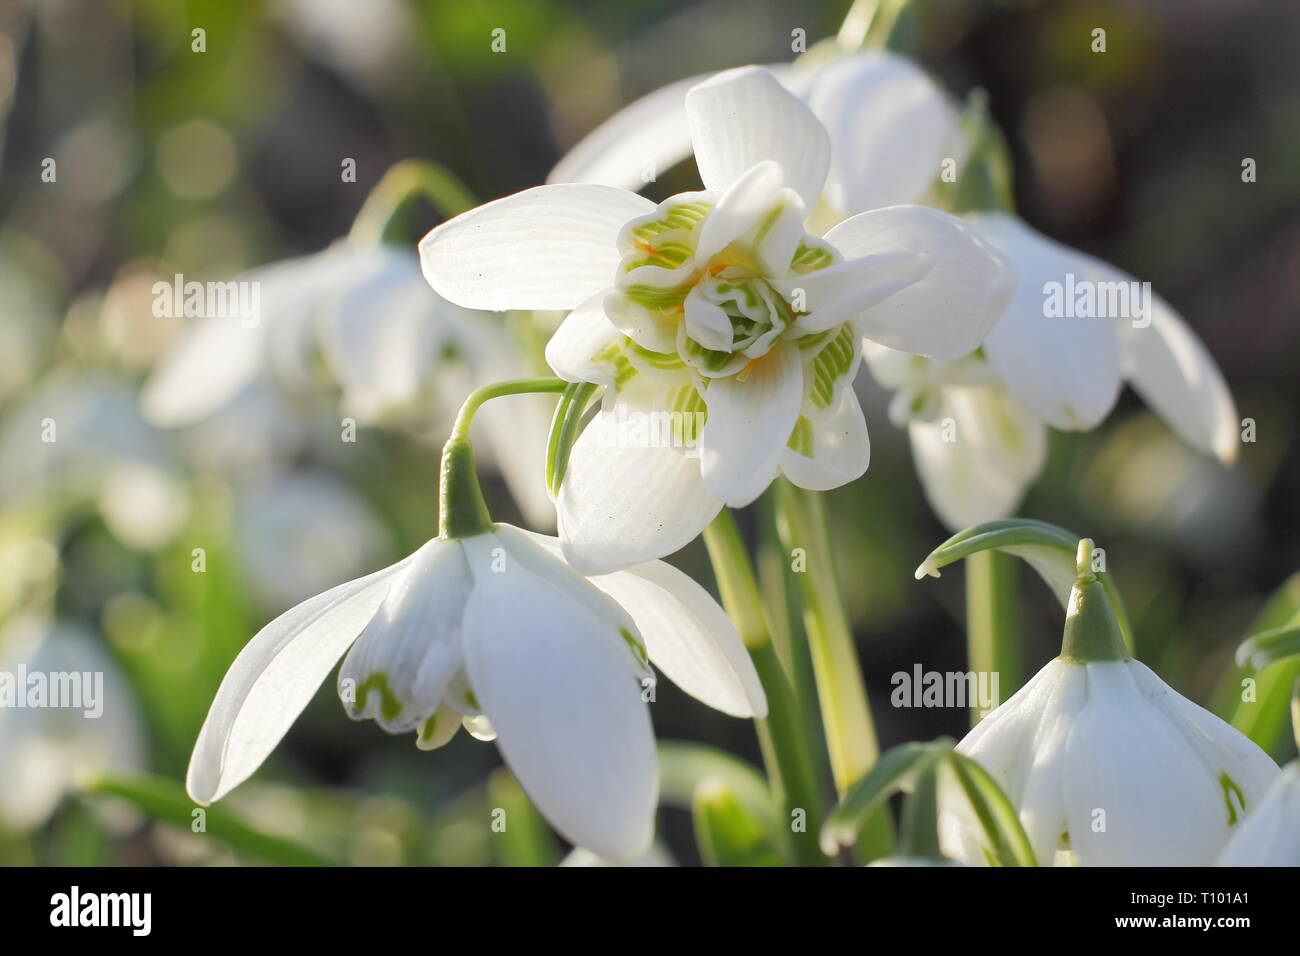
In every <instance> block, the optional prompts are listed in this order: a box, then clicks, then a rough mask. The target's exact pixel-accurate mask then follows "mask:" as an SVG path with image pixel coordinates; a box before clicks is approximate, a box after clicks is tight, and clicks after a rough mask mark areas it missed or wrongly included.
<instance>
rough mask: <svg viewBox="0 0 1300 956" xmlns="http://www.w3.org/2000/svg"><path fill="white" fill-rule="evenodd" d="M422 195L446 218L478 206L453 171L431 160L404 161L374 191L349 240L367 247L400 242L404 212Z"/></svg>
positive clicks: (358, 214)
mask: <svg viewBox="0 0 1300 956" xmlns="http://www.w3.org/2000/svg"><path fill="white" fill-rule="evenodd" d="M418 196H423V197H424V198H425V199H427V200H429V202H430V203H432V204H433V205H434V206H435V207H436V208H437V210H438V212H439V213H441V214H442V216H443V217H444V218H446V219H451V218H452V217H454V216H459V215H460V214H461V213H463V212H465V211H466V210H467V209H473V208H474V207H475V206H476V205H478V203H477V202H476V201H475V199H474V195H473V194H472V193H471V192H470V191H469V190H468V189H467V188H466V187H465V185H464V183H462V182H461V181H460V180H459V179H457V178H456V176H455V175H454V174H453V173H452V172H451V171H450V170H448V169H446V168H445V167H443V166H440V165H439V164H437V163H431V162H428V161H427V160H422V159H404V160H402V161H401V162H399V163H396V164H395V165H393V166H391V167H390V168H389V169H388V171H387V172H386V173H384V175H383V177H382V178H381V179H380V180H379V182H378V183H376V184H375V188H374V189H372V190H370V195H368V196H367V197H366V201H365V202H364V203H363V204H362V206H361V211H360V212H358V213H357V218H356V219H355V220H354V221H353V223H352V231H351V232H350V233H349V234H348V238H349V239H351V240H353V241H356V242H361V243H365V244H367V245H370V244H374V243H379V242H398V241H400V240H401V233H402V230H403V229H404V228H405V221H404V219H405V217H404V216H403V215H402V213H404V212H405V211H406V210H407V209H408V208H409V206H410V204H411V201H412V200H413V199H415V198H416V197H418Z"/></svg>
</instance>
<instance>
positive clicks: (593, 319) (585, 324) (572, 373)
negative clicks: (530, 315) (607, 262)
mask: <svg viewBox="0 0 1300 956" xmlns="http://www.w3.org/2000/svg"><path fill="white" fill-rule="evenodd" d="M604 301H605V293H604V292H603V291H602V292H599V293H597V294H596V295H594V296H592V297H591V298H590V299H588V300H587V301H586V302H583V303H582V304H581V305H580V306H578V307H577V308H576V309H574V310H573V311H572V312H570V313H569V314H568V316H566V317H565V319H564V321H563V322H561V323H560V327H559V328H558V329H556V330H555V334H554V335H552V336H551V339H550V341H549V342H547V343H546V364H547V365H549V366H550V367H551V368H552V369H553V370H554V372H555V374H556V375H558V376H560V378H562V379H564V380H565V381H566V382H599V383H600V384H602V385H611V384H613V374H612V370H611V369H610V368H608V367H607V366H603V365H599V364H597V363H594V362H592V361H591V357H592V356H593V355H595V354H596V353H597V352H599V351H600V350H601V349H603V348H605V347H606V346H608V345H610V344H611V343H613V342H615V341H618V340H619V339H622V338H623V333H622V332H620V331H619V330H618V329H617V328H615V326H614V323H613V322H611V321H610V320H609V316H607V315H606V314H605V306H604Z"/></svg>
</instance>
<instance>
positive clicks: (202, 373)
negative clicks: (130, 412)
mask: <svg viewBox="0 0 1300 956" xmlns="http://www.w3.org/2000/svg"><path fill="white" fill-rule="evenodd" d="M264 332H265V326H263V325H261V324H258V325H256V326H245V325H243V324H241V323H240V322H239V320H238V319H231V318H221V317H213V318H205V319H198V320H195V324H194V326H193V327H192V328H191V329H189V330H187V331H186V333H185V334H184V337H183V338H182V339H181V340H180V342H179V343H178V344H177V345H175V346H174V347H173V348H172V350H171V351H170V352H169V353H168V354H167V355H166V356H165V357H164V358H163V359H162V361H161V362H160V363H159V364H158V365H157V366H155V368H154V370H153V372H152V374H150V376H149V378H148V380H147V381H146V382H145V384H144V387H143V389H142V391H141V393H140V407H141V411H143V413H144V416H145V418H147V419H148V420H149V421H151V422H152V423H154V424H155V425H160V426H162V427H165V428H166V427H178V426H183V425H192V424H194V423H195V422H199V421H202V420H203V419H205V418H207V417H208V416H210V415H212V414H213V413H214V412H216V411H217V410H218V409H219V408H222V407H224V406H226V405H228V404H229V403H231V402H233V401H234V400H235V398H236V397H237V396H238V395H239V394H240V392H242V391H243V390H244V389H245V388H247V387H248V386H249V385H250V384H252V382H253V381H254V380H255V379H256V378H257V376H258V375H259V373H260V372H261V371H262V355H263V349H264Z"/></svg>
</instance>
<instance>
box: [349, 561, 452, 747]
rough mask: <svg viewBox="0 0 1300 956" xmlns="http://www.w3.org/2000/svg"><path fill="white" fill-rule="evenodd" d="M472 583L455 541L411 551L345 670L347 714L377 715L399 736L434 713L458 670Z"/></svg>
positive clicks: (359, 718)
mask: <svg viewBox="0 0 1300 956" xmlns="http://www.w3.org/2000/svg"><path fill="white" fill-rule="evenodd" d="M470 584H471V581H470V575H469V568H468V567H467V566H466V564H465V557H464V553H463V550H462V548H461V546H460V545H459V544H458V543H456V542H452V541H442V540H439V539H437V538H435V539H433V540H432V541H429V542H428V543H427V544H425V545H424V547H422V548H420V550H419V551H417V552H415V554H413V555H411V557H410V558H409V559H408V560H407V563H406V567H405V568H403V569H402V572H401V573H400V574H398V575H396V576H395V577H394V578H393V579H392V580H391V581H389V582H388V590H387V594H386V595H385V597H384V601H383V603H382V604H381V605H380V606H379V609H378V610H377V611H376V612H375V615H374V617H372V618H371V619H370V622H369V623H368V624H367V625H366V628H365V630H364V631H363V632H362V633H361V636H360V637H359V638H358V639H357V642H356V643H355V644H354V645H352V650H351V651H349V652H348V656H347V657H346V658H345V659H344V661H343V666H342V667H341V668H339V678H338V685H339V694H340V696H341V697H343V700H344V706H345V707H346V708H347V711H348V716H350V717H351V718H352V719H353V720H363V719H367V718H373V719H374V720H376V721H377V722H378V723H379V725H380V726H381V727H383V728H384V730H386V731H388V732H389V733H390V734H399V733H406V732H408V731H411V730H415V729H416V728H417V727H419V726H420V725H421V724H423V723H424V722H425V721H426V720H428V719H429V717H430V716H432V715H433V713H434V711H436V710H437V709H438V705H439V704H440V703H441V702H442V698H443V692H444V691H445V690H446V688H447V684H448V683H449V682H450V681H451V679H452V678H453V677H454V676H455V675H456V672H457V671H459V670H460V666H461V650H460V621H461V614H462V613H463V611H464V609H465V602H466V601H467V600H469V591H470Z"/></svg>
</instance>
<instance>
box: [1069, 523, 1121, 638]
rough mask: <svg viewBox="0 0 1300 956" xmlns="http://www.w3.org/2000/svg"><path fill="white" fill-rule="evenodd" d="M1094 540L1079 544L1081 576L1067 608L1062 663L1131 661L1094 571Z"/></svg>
mask: <svg viewBox="0 0 1300 956" xmlns="http://www.w3.org/2000/svg"><path fill="white" fill-rule="evenodd" d="M1092 552H1093V543H1092V539H1091V538H1084V539H1083V540H1082V541H1080V542H1079V551H1078V555H1077V561H1076V570H1077V571H1078V574H1079V576H1078V577H1077V578H1076V579H1075V581H1074V587H1073V588H1072V589H1071V590H1070V601H1069V603H1068V604H1067V605H1066V608H1065V634H1064V637H1063V638H1062V640H1061V660H1064V661H1078V662H1080V663H1091V662H1095V661H1124V660H1128V659H1129V653H1128V649H1127V648H1126V647H1125V646H1124V635H1123V633H1122V632H1121V631H1120V627H1119V620H1118V618H1116V617H1115V609H1114V608H1113V607H1111V604H1110V600H1109V599H1108V598H1107V597H1106V590H1105V588H1103V587H1102V585H1101V582H1100V581H1098V580H1097V576H1096V574H1094V573H1093V571H1092Z"/></svg>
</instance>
